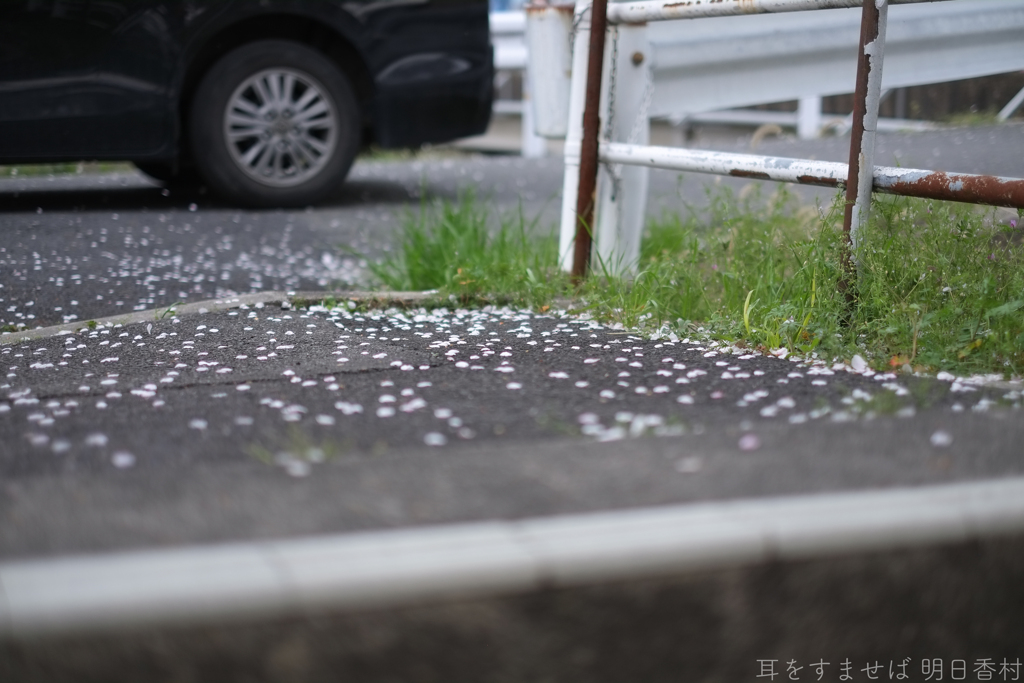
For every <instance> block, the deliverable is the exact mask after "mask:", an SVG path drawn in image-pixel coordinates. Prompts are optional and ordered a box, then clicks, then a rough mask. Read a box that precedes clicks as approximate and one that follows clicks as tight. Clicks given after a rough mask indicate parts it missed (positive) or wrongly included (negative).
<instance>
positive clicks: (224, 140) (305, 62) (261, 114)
mask: <svg viewBox="0 0 1024 683" xmlns="http://www.w3.org/2000/svg"><path fill="white" fill-rule="evenodd" d="M189 123H190V130H191V143H192V154H193V158H194V159H195V162H196V165H197V167H198V169H199V172H200V173H201V174H202V176H203V177H204V178H205V179H206V181H207V182H208V183H209V184H210V186H211V187H212V188H213V189H214V190H215V191H217V192H219V193H220V194H221V195H223V196H224V197H225V198H227V199H229V200H231V201H235V202H239V203H242V204H246V205H251V206H302V205H307V204H311V203H313V202H315V201H317V200H319V199H322V198H323V197H324V196H326V195H327V194H329V193H330V192H332V191H334V190H336V189H337V188H338V186H339V185H340V184H341V183H342V182H343V181H344V179H345V176H346V175H348V171H349V169H350V168H351V166H352V161H353V160H354V159H355V155H356V151H357V149H358V143H359V136H360V130H361V121H360V118H359V109H358V107H357V105H356V100H355V96H354V95H353V93H352V88H351V87H350V85H349V83H348V81H347V79H346V78H345V76H344V75H343V74H342V73H341V71H340V70H339V69H338V67H337V66H336V65H335V64H334V63H333V62H331V61H330V60H329V59H328V58H327V57H326V56H324V55H323V54H322V53H320V52H317V51H316V50H313V49H311V48H308V47H306V46H304V45H301V44H299V43H294V42H291V41H285V40H264V41H259V42H255V43H250V44H248V45H245V46H243V47H240V48H238V49H236V50H234V51H233V52H230V53H228V54H227V55H226V56H224V57H223V58H222V59H221V60H220V61H218V62H217V63H216V64H215V65H214V66H213V68H211V69H210V71H209V72H208V73H207V74H206V75H205V76H204V77H203V80H202V81H201V83H200V85H199V88H198V89H197V90H196V94H195V98H194V100H193V103H192V108H191V112H190V120H189Z"/></svg>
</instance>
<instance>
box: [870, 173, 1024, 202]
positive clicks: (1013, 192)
mask: <svg viewBox="0 0 1024 683" xmlns="http://www.w3.org/2000/svg"><path fill="white" fill-rule="evenodd" d="M875 189H876V190H877V191H879V192H886V193H889V194H899V195H906V196H908V197H924V198H926V199H942V200H946V201H953V202H968V203H971V204H988V205H990V206H1007V207H1010V208H1015V209H1021V208H1024V180H1022V179H1019V178H1000V177H997V176H987V175H968V174H958V173H943V172H942V171H933V172H931V173H922V172H920V171H915V172H909V173H902V172H900V173H886V174H881V175H876V176H875Z"/></svg>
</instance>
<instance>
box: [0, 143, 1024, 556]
mask: <svg viewBox="0 0 1024 683" xmlns="http://www.w3.org/2000/svg"><path fill="white" fill-rule="evenodd" d="M729 144H732V146H733V147H734V148H737V149H740V148H744V147H749V142H748V141H744V140H738V141H733V142H731V143H730V142H729V141H720V144H719V145H718V146H719V147H720V148H725V147H728V145H729ZM1021 149H1024V127H1022V126H1019V125H1011V126H1004V127H1000V128H994V129H963V130H956V131H951V132H950V131H947V132H942V133H928V134H921V135H903V136H884V137H882V138H881V142H880V156H881V157H882V159H881V160H882V161H884V160H885V157H886V156H889V157H891V158H893V159H899V160H901V161H903V162H904V165H922V166H932V167H940V168H946V169H947V170H959V171H976V172H988V173H996V174H1003V175H1024V168H1022V166H1024V161H1022V159H1021V155H1020V150H1021ZM760 151H763V152H766V153H770V154H789V155H803V154H808V155H810V154H814V155H817V156H819V158H838V159H842V157H843V155H844V154H845V151H844V150H843V141H842V140H828V139H826V140H821V141H816V142H811V143H803V142H794V141H787V140H768V141H765V142H764V143H763V144H762V145H761V147H760ZM560 179H561V170H560V162H559V161H558V160H557V159H546V160H522V159H518V158H513V157H484V156H468V157H466V156H461V155H454V154H449V153H444V154H437V155H435V156H431V157H427V158H424V159H420V160H413V161H402V160H398V161H387V160H377V161H363V162H360V163H359V164H358V165H357V167H356V169H355V170H354V172H353V176H352V180H351V181H350V182H349V183H347V184H346V186H345V187H344V188H343V189H342V190H341V191H340V192H339V194H338V195H337V196H336V197H335V198H334V199H333V200H331V201H329V202H327V203H326V204H324V205H322V206H318V207H315V208H309V209H306V210H300V211H242V210H239V209H237V208H233V207H227V206H223V205H219V204H217V203H216V202H215V201H212V200H210V199H208V198H207V197H206V196H205V195H202V194H198V193H197V194H194V195H189V194H188V193H185V194H183V195H179V194H177V193H176V192H169V193H166V192H164V191H162V189H161V188H160V187H157V186H155V185H153V184H152V183H150V182H149V181H148V180H146V179H145V178H143V177H142V176H140V175H138V174H121V175H105V176H82V177H74V176H72V177H58V178H52V179H50V178H40V179H12V180H4V181H2V182H0V202H2V205H3V207H4V213H3V214H2V215H0V231H2V234H3V240H2V242H0V245H2V246H0V286H2V289H0V299H2V302H0V304H2V308H0V311H3V319H2V320H0V323H2V324H5V325H16V324H23V325H27V326H29V327H36V326H42V325H50V324H55V323H61V322H67V321H78V322H83V323H84V322H85V321H88V320H91V319H94V318H98V317H101V316H109V315H115V314H120V313H127V312H131V311H133V310H142V309H147V310H149V309H161V308H165V307H168V306H170V305H172V304H174V303H175V302H177V301H196V300H203V299H207V298H213V297H230V296H233V295H235V294H238V293H244V292H250V291H259V290H317V289H325V288H338V287H352V286H356V285H358V284H359V283H361V282H363V281H365V278H366V272H365V262H364V261H363V256H362V255H365V256H366V257H368V258H376V257H377V256H379V255H380V254H381V253H383V252H384V251H386V250H387V249H388V248H389V244H390V240H392V238H393V236H394V234H395V230H396V228H397V227H398V226H400V224H401V221H402V215H403V212H405V211H409V210H416V209H417V207H418V205H419V202H420V201H421V200H423V199H424V198H426V199H432V198H437V197H442V198H455V197H457V196H458V194H459V193H460V192H462V191H465V190H467V189H473V190H474V191H475V192H476V193H477V194H478V195H479V196H482V197H486V198H488V199H489V200H490V201H492V202H493V203H494V205H495V206H496V207H497V210H499V211H509V212H514V211H517V210H518V207H519V206H520V205H521V206H522V207H523V211H524V213H525V214H526V215H528V216H530V217H536V216H539V217H540V220H542V221H543V220H549V219H550V218H552V217H553V215H554V214H555V213H557V208H558V207H557V202H558V196H557V193H558V188H559V187H560V184H561V181H560ZM726 182H731V183H732V184H733V185H734V186H736V187H737V188H738V189H742V187H743V186H744V185H745V184H746V182H745V181H743V182H741V181H726ZM705 184H706V181H705V180H704V179H697V178H694V177H687V178H684V179H682V180H680V179H679V178H678V177H677V176H676V175H675V174H655V176H654V180H653V191H652V200H651V203H650V208H649V211H650V212H651V213H658V212H661V211H663V210H664V209H666V208H669V209H678V208H679V207H680V206H681V205H683V204H685V203H687V202H689V203H691V204H693V205H694V206H697V207H698V208H699V206H700V198H701V197H702V196H703V192H704V187H705ZM829 196H830V195H829V193H818V194H816V195H815V194H814V193H813V192H811V193H808V194H805V195H804V197H805V198H807V199H808V200H809V201H810V200H813V199H814V198H815V197H818V198H821V199H822V201H828V199H829ZM0 353H2V355H0V358H2V360H3V369H4V377H3V378H0V481H2V483H0V515H2V518H3V519H4V520H5V521H4V522H3V523H2V524H0V556H3V557H25V556H37V555H53V554H61V553H65V552H71V551H90V550H101V549H110V548H123V547H143V546H153V545H157V546H159V545H173V544H179V543H187V542H195V541H214V540H224V539H231V538H234V539H239V538H256V537H268V536H279V535H289V534H300V533H316V532H325V531H342V530H348V529H364V528H378V527H386V526H400V525H406V524H423V523H432V522H442V521H453V520H468V519H480V518H488V517H508V516H511V517H516V516H529V515H538V514H545V513H551V512H560V511H561V512H569V511H584V510H596V509H603V508H610V507H630V506H636V505H649V504H659V503H666V502H682V501H687V500H698V499H709V498H723V497H726V498H728V497H744V496H754V495H769V494H776V493H786V492H792V493H796V492H804V491H822V490H833V489H837V488H856V487H865V486H889V485H897V484H901V483H902V484H907V483H920V482H927V481H949V480H956V479H970V478H975V477H984V476H991V475H998V474H1003V473H1010V472H1019V471H1020V470H1021V468H1022V467H1024V465H1022V464H1021V462H1020V459H1019V457H1017V456H1018V454H1019V443H1021V439H1022V437H1024V434H1022V433H1021V432H1022V429H1024V427H1021V423H1020V420H1019V419H1017V415H1018V413H1017V412H1016V410H1017V409H1018V407H1019V405H1020V402H1021V393H1020V392H1021V388H1022V387H1021V385H1020V383H1019V382H1009V383H1007V382H995V383H994V384H991V383H990V384H988V385H984V386H983V385H981V384H978V383H971V382H965V381H954V378H952V377H945V378H942V379H933V378H915V377H907V376H903V375H900V376H897V375H890V374H877V373H876V374H870V373H869V374H865V373H863V372H861V368H860V367H859V366H858V367H855V368H850V367H848V366H842V365H841V364H840V365H839V366H834V364H833V363H832V362H831V361H828V362H825V361H824V359H822V360H816V359H803V360H800V361H797V360H795V359H792V358H789V359H782V358H774V357H765V356H761V355H757V354H751V353H748V352H747V351H746V350H744V349H733V348H718V347H715V346H712V345H710V344H709V342H708V341H707V340H697V339H694V340H681V339H670V338H664V339H658V340H650V339H641V338H639V337H636V336H632V335H630V334H629V333H628V331H624V330H618V329H610V328H607V327H604V326H602V325H598V324H596V323H593V322H592V321H586V320H578V319H569V318H566V317H564V316H562V315H560V314H558V313H557V312H548V313H547V314H544V315H541V314H535V313H527V312H519V311H507V310H486V311H425V310H420V311H416V310H412V311H401V312H400V311H389V312H371V313H357V312H353V311H352V310H350V309H349V308H348V307H347V306H342V307H339V308H336V309H332V310H326V309H316V310H311V311H310V310H288V309H281V308H280V307H272V306H265V307H263V308H256V307H247V308H238V309H236V310H233V311H228V312H217V313H208V314H205V315H197V316H188V317H182V318H180V319H179V318H174V317H173V316H164V317H160V316H157V315H153V316H152V319H151V320H149V321H145V322H136V323H133V324H126V325H112V326H100V327H96V328H95V329H90V328H89V327H83V328H82V329H81V330H80V331H78V332H76V333H73V334H65V335H61V336H53V337H49V338H45V339H37V340H33V341H29V342H24V343H18V344H4V345H3V346H2V348H0ZM625 444H628V445H625ZM339 492H344V493H343V495H342V494H340V493H339Z"/></svg>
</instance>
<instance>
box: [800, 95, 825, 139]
mask: <svg viewBox="0 0 1024 683" xmlns="http://www.w3.org/2000/svg"><path fill="white" fill-rule="evenodd" d="M820 134H821V95H811V96H809V97H801V98H800V99H799V101H798V103H797V109H796V136H797V137H798V138H800V139H801V140H813V139H814V138H816V137H818V136H819V135H820Z"/></svg>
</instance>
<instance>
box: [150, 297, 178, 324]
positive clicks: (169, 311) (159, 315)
mask: <svg viewBox="0 0 1024 683" xmlns="http://www.w3.org/2000/svg"><path fill="white" fill-rule="evenodd" d="M183 303H185V302H184V301H175V302H174V303H173V304H171V305H170V306H168V307H167V308H165V309H163V310H158V311H155V313H154V314H155V315H156V319H157V320H163V319H164V318H166V317H167V316H169V315H174V314H175V313H176V312H177V308H178V306H180V305H182V304H183Z"/></svg>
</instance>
